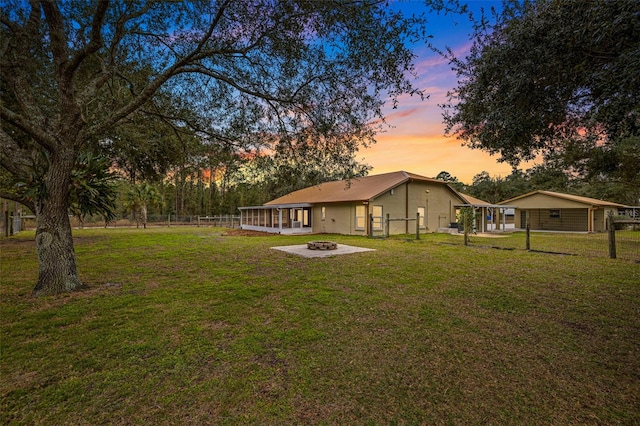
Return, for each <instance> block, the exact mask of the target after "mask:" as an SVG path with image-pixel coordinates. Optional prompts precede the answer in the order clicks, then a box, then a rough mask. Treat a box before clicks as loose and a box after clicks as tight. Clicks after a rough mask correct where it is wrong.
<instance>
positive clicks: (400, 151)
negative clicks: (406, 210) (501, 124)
mask: <svg viewBox="0 0 640 426" xmlns="http://www.w3.org/2000/svg"><path fill="white" fill-rule="evenodd" d="M398 4H399V5H400V7H402V8H403V9H411V10H414V11H420V10H421V9H424V3H423V2H419V1H410V2H400V3H396V5H395V6H396V7H398ZM469 4H470V5H471V7H472V9H473V10H480V8H481V7H483V6H484V7H485V9H487V10H489V9H490V7H491V6H492V5H493V6H495V7H499V6H500V2H499V1H470V2H469ZM428 20H429V23H428V24H427V32H428V33H430V34H432V35H433V36H434V38H433V39H432V40H433V43H434V44H435V45H436V46H438V47H440V48H443V47H445V46H448V47H450V48H452V49H453V50H454V51H455V52H457V53H458V57H461V56H462V57H463V56H464V55H465V53H466V52H468V50H469V48H470V46H471V44H472V43H471V41H470V40H469V37H468V34H469V32H470V26H469V24H468V23H467V22H466V21H465V18H463V17H458V16H456V17H453V16H442V15H440V16H438V15H433V16H431V15H430V16H429V17H428ZM413 51H414V53H415V54H416V55H417V58H416V59H415V64H416V74H417V79H416V80H414V81H413V82H414V84H415V86H416V87H418V88H420V89H422V90H423V91H424V93H425V94H426V95H428V96H429V98H428V99H425V100H423V101H421V100H420V99H419V98H417V97H413V98H412V97H409V96H406V97H403V98H401V99H400V103H399V105H398V108H397V109H395V110H393V109H391V108H389V109H388V110H387V123H388V124H389V125H390V126H392V127H391V128H388V129H387V130H386V132H385V133H380V134H378V136H377V138H376V139H377V141H378V143H377V144H375V145H373V146H372V147H371V148H368V149H365V150H362V151H361V152H360V153H359V155H358V158H359V159H360V160H361V161H362V162H364V163H366V164H369V165H370V166H372V167H373V170H372V171H371V172H370V174H380V173H386V172H392V171H398V170H405V171H408V172H412V173H417V174H420V175H423V176H427V177H435V176H436V175H437V174H438V173H440V172H441V171H443V170H444V171H447V172H449V173H450V174H451V175H452V176H455V177H457V178H458V180H460V181H462V182H464V183H467V184H470V183H471V181H472V179H473V177H474V176H475V175H477V174H478V173H480V172H482V171H487V172H489V174H490V175H491V176H494V177H495V176H503V177H504V176H506V175H509V174H510V173H511V167H510V166H509V165H508V164H505V163H498V162H497V161H496V157H491V156H489V154H487V153H485V152H484V151H479V150H472V149H470V148H467V147H463V146H461V142H460V141H459V140H457V139H455V138H454V137H445V136H444V128H445V125H444V123H443V120H442V109H441V108H440V107H439V106H438V105H439V104H442V103H444V102H445V101H446V100H447V97H446V95H447V91H449V90H451V89H453V88H454V87H456V75H455V73H454V72H453V71H452V70H451V65H449V63H448V62H447V61H446V60H445V59H443V58H441V57H440V56H438V55H437V54H435V53H433V52H431V51H430V50H429V49H428V48H427V47H426V46H424V44H422V45H420V44H419V45H415V46H414V48H413ZM528 167H530V165H528V166H527V167H526V168H528Z"/></svg>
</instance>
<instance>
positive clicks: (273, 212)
mask: <svg viewBox="0 0 640 426" xmlns="http://www.w3.org/2000/svg"><path fill="white" fill-rule="evenodd" d="M311 207H312V206H311V204H308V203H300V204H280V205H268V206H251V207H239V210H240V227H241V228H242V229H246V230H250V231H262V232H271V233H278V234H310V233H311V232H312V223H311V222H312V219H311Z"/></svg>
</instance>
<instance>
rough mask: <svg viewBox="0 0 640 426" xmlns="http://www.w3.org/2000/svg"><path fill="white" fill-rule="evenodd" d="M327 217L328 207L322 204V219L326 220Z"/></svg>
mask: <svg viewBox="0 0 640 426" xmlns="http://www.w3.org/2000/svg"><path fill="white" fill-rule="evenodd" d="M326 218H327V208H326V207H325V206H322V207H321V208H320V219H321V220H325V219H326Z"/></svg>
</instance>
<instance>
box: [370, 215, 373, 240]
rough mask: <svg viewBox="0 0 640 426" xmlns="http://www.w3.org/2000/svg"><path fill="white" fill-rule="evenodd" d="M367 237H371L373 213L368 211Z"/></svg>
mask: <svg viewBox="0 0 640 426" xmlns="http://www.w3.org/2000/svg"><path fill="white" fill-rule="evenodd" d="M369 238H373V213H369Z"/></svg>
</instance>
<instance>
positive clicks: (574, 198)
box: [500, 190, 626, 207]
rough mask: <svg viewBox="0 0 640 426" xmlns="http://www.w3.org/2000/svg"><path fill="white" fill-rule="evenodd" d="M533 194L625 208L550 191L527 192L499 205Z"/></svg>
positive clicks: (608, 202) (593, 199)
mask: <svg viewBox="0 0 640 426" xmlns="http://www.w3.org/2000/svg"><path fill="white" fill-rule="evenodd" d="M534 194H543V195H548V196H550V197H555V198H562V199H564V200H570V201H575V202H578V203H582V204H589V205H592V206H613V207H626V206H625V205H623V204H618V203H612V202H611V201H604V200H598V199H595V198H589V197H581V196H579V195H572V194H564V193H562V192H552V191H542V190H538V191H533V192H529V193H527V194H524V195H520V196H518V197H514V198H511V199H509V200H505V201H502V202H501V203H500V204H507V203H512V202H513V201H516V200H519V199H521V198H524V197H529V196H531V195H534Z"/></svg>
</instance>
